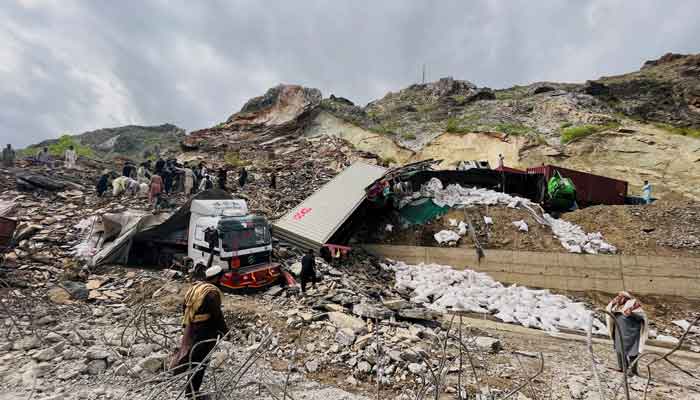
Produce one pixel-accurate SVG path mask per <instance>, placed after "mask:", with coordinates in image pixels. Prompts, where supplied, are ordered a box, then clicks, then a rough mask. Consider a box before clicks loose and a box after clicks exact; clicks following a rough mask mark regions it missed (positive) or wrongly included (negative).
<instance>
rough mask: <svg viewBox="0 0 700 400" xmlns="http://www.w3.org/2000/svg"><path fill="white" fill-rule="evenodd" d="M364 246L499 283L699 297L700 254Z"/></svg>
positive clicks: (412, 261) (373, 251)
mask: <svg viewBox="0 0 700 400" xmlns="http://www.w3.org/2000/svg"><path fill="white" fill-rule="evenodd" d="M363 247H364V248H365V249H367V251H369V252H370V253H373V254H376V255H378V256H383V257H387V258H391V259H394V260H400V261H404V262H406V263H409V264H420V263H422V262H424V263H436V264H443V265H450V266H452V267H454V268H455V269H465V268H469V269H472V270H475V271H479V272H486V273H488V274H489V275H491V276H492V277H493V278H494V279H496V280H498V281H500V282H504V283H517V284H520V285H525V286H531V287H540V288H550V289H562V290H575V291H584V290H596V291H602V292H608V293H614V292H617V291H620V290H627V291H630V292H632V293H635V294H654V295H674V296H683V297H688V298H700V259H694V258H670V257H653V256H623V255H614V256H613V255H588V254H586V255H584V254H568V253H537V252H528V251H507V250H486V251H485V252H486V257H485V258H482V259H481V262H479V260H477V257H476V254H475V251H474V250H473V249H462V248H442V247H416V246H390V245H363Z"/></svg>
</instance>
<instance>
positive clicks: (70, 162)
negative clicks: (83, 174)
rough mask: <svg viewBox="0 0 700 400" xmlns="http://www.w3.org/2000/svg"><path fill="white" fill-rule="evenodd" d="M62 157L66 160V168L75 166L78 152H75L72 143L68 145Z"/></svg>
mask: <svg viewBox="0 0 700 400" xmlns="http://www.w3.org/2000/svg"><path fill="white" fill-rule="evenodd" d="M63 157H64V160H65V162H66V168H70V169H73V168H75V162H76V161H77V159H78V154H77V153H76V152H75V149H74V148H73V145H71V146H68V148H67V149H66V152H65V153H64V154H63Z"/></svg>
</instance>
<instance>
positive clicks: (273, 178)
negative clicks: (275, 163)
mask: <svg viewBox="0 0 700 400" xmlns="http://www.w3.org/2000/svg"><path fill="white" fill-rule="evenodd" d="M270 189H277V174H276V173H275V171H272V173H271V174H270Z"/></svg>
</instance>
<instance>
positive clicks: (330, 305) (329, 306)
mask: <svg viewBox="0 0 700 400" xmlns="http://www.w3.org/2000/svg"><path fill="white" fill-rule="evenodd" d="M322 308H323V309H324V310H326V311H331V312H333V311H336V312H345V311H346V310H345V307H343V306H341V305H340V304H335V303H326V304H324V305H323V306H322Z"/></svg>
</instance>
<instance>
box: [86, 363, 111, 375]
mask: <svg viewBox="0 0 700 400" xmlns="http://www.w3.org/2000/svg"><path fill="white" fill-rule="evenodd" d="M106 370H107V361H106V360H92V361H90V362H89V363H88V364H87V366H86V368H85V372H86V373H87V374H88V375H99V374H101V373H103V372H105V371H106Z"/></svg>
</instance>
